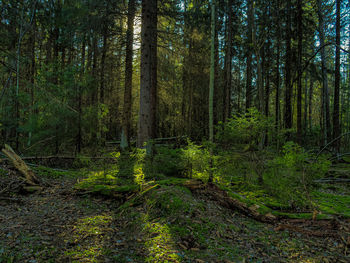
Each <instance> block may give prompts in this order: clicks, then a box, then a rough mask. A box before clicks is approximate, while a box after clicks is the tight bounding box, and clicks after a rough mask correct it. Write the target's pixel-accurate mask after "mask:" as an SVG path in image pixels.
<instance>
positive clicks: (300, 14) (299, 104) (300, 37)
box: [297, 0, 303, 144]
mask: <svg viewBox="0 0 350 263" xmlns="http://www.w3.org/2000/svg"><path fill="white" fill-rule="evenodd" d="M297 9H298V15H297V24H298V97H297V141H298V143H299V144H301V143H302V120H301V119H302V111H301V109H302V100H301V98H302V83H301V77H302V73H303V72H302V56H303V54H302V51H303V31H302V29H303V22H302V19H303V7H302V1H301V0H298V2H297Z"/></svg>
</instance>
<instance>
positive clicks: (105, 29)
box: [98, 24, 108, 140]
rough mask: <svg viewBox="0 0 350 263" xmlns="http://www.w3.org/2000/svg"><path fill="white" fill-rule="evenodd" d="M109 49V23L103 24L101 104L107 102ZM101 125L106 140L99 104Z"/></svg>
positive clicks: (101, 131) (103, 138) (102, 137)
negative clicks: (107, 60)
mask: <svg viewBox="0 0 350 263" xmlns="http://www.w3.org/2000/svg"><path fill="white" fill-rule="evenodd" d="M107 51H108V25H107V24H105V25H103V46H102V55H101V71H100V92H99V94H98V96H99V98H100V99H99V102H100V104H104V103H105V85H106V84H105V74H106V73H105V71H106V55H107ZM98 109H99V125H100V136H101V139H102V140H105V138H106V133H105V132H104V131H103V127H104V125H105V123H104V121H103V119H102V116H101V106H99V108H98Z"/></svg>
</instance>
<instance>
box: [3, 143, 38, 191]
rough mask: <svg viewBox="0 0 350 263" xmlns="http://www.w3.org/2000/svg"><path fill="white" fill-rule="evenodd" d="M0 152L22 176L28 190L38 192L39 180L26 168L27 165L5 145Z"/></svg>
mask: <svg viewBox="0 0 350 263" xmlns="http://www.w3.org/2000/svg"><path fill="white" fill-rule="evenodd" d="M2 152H3V153H4V154H5V155H6V157H7V158H8V159H9V160H10V162H11V163H12V165H13V166H14V167H15V168H16V169H17V170H18V171H19V172H20V173H21V174H22V176H23V178H24V179H25V182H26V184H27V185H29V186H28V190H31V191H33V190H38V189H39V188H38V187H40V186H39V185H40V180H39V179H38V178H37V177H36V176H35V174H34V172H33V171H32V170H31V169H30V168H29V167H28V165H27V164H26V163H25V162H24V161H23V160H22V159H21V157H19V156H18V155H17V154H16V153H15V151H14V150H13V149H12V148H11V147H10V146H9V145H7V144H5V148H4V149H2Z"/></svg>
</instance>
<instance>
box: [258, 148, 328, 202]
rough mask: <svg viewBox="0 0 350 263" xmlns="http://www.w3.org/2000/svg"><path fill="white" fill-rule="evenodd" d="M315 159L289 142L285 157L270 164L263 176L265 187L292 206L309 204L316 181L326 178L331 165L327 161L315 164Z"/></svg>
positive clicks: (319, 159)
mask: <svg viewBox="0 0 350 263" xmlns="http://www.w3.org/2000/svg"><path fill="white" fill-rule="evenodd" d="M313 157H314V156H312V155H311V154H309V153H307V152H306V151H305V150H304V149H303V148H302V147H300V146H299V145H298V144H296V143H294V142H287V143H286V144H285V145H284V147H283V155H282V156H280V157H276V158H274V159H273V160H272V161H270V162H269V163H268V169H267V172H266V173H265V174H264V186H265V187H266V189H267V190H268V192H269V193H271V194H272V195H274V196H276V197H278V198H279V199H281V201H282V202H284V203H288V204H289V205H290V206H297V207H304V206H307V204H310V202H311V200H310V195H309V193H310V191H311V187H312V184H313V181H314V180H315V179H317V178H320V177H322V176H324V174H325V173H326V172H327V170H328V169H329V166H330V162H329V161H327V160H326V159H323V158H318V159H317V160H316V161H315V159H314V158H313Z"/></svg>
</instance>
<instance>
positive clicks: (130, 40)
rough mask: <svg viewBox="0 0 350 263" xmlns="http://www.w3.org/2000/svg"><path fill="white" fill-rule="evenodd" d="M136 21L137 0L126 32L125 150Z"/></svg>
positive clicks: (130, 8)
mask: <svg viewBox="0 0 350 263" xmlns="http://www.w3.org/2000/svg"><path fill="white" fill-rule="evenodd" d="M134 19H135V0H129V4H128V22H127V23H128V25H127V26H128V28H127V31H126V55H125V83H124V84H125V85H124V108H123V127H122V137H123V136H124V138H122V141H123V142H124V145H123V148H127V147H129V145H130V126H131V117H132V115H131V106H132V73H133V69H132V64H133V63H132V62H133V54H134V52H133V45H134Z"/></svg>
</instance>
